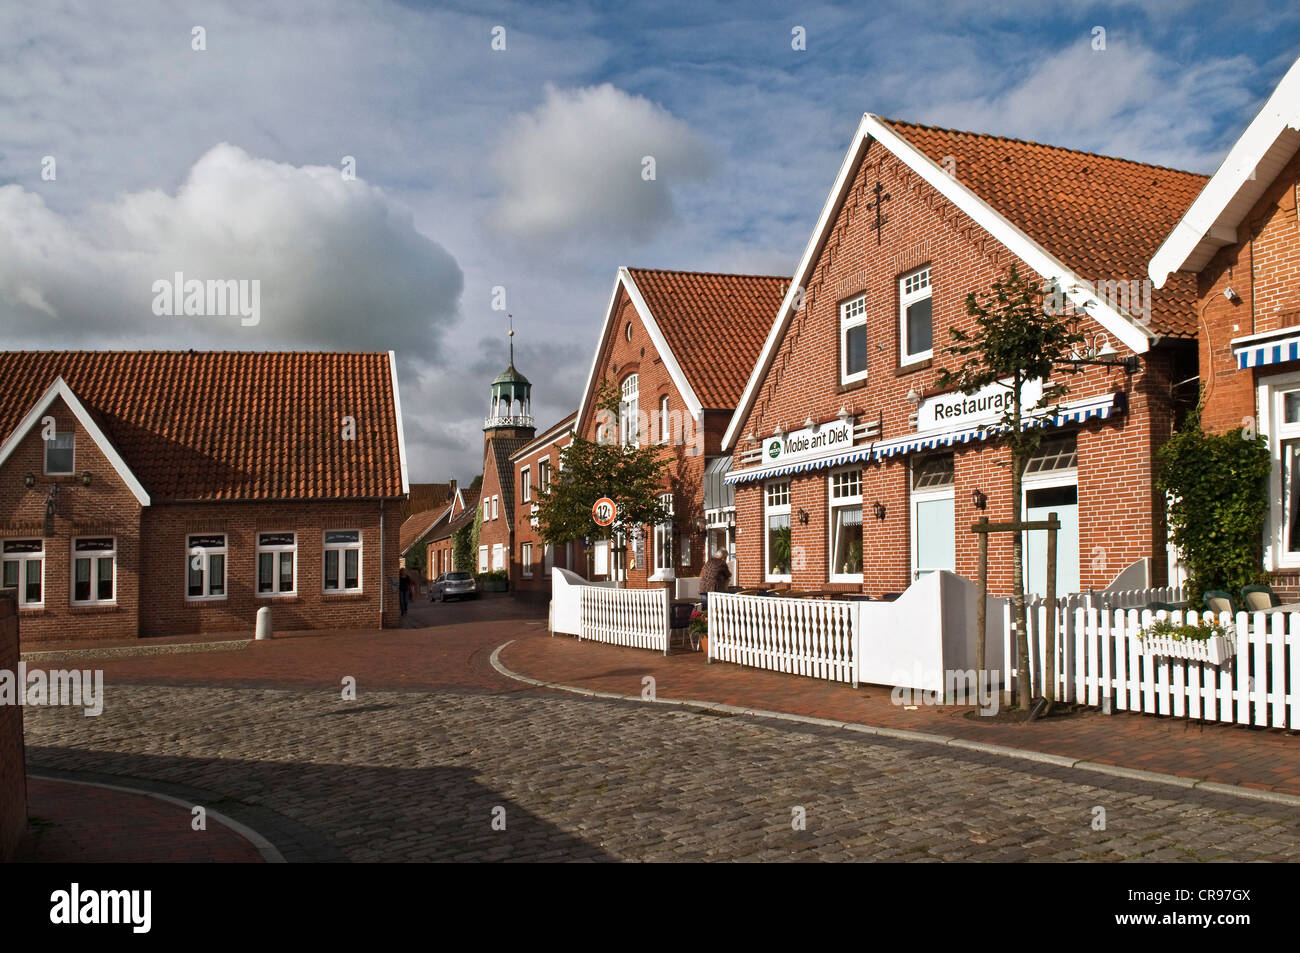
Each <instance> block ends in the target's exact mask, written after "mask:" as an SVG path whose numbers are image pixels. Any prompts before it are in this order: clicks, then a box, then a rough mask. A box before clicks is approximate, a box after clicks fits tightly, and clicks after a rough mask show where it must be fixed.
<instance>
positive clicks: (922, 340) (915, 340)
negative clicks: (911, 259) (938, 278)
mask: <svg viewBox="0 0 1300 953" xmlns="http://www.w3.org/2000/svg"><path fill="white" fill-rule="evenodd" d="M898 302H899V308H898V334H899V346H898V363H899V364H914V363H916V362H917V361H924V360H927V359H929V358H930V357H931V356H933V354H934V298H933V296H932V293H931V289H930V269H929V267H928V266H927V267H925V268H919V269H917V270H916V271H914V272H912V273H911V274H908V275H904V276H903V277H901V278H899V279H898Z"/></svg>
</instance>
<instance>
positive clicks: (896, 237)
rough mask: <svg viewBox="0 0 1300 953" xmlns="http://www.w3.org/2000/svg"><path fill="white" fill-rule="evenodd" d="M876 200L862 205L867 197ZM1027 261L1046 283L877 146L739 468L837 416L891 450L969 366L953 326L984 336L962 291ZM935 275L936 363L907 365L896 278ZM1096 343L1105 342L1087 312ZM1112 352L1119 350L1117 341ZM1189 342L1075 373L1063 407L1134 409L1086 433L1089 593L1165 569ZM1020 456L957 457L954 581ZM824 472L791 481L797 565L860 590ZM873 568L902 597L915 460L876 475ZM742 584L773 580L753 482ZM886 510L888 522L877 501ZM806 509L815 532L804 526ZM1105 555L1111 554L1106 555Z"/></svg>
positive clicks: (869, 560)
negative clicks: (879, 211)
mask: <svg viewBox="0 0 1300 953" xmlns="http://www.w3.org/2000/svg"><path fill="white" fill-rule="evenodd" d="M877 181H880V182H882V183H883V184H884V187H885V188H886V189H887V190H888V191H889V192H890V194H891V196H892V199H891V202H890V208H889V213H890V221H889V223H888V224H886V226H885V228H884V231H883V233H882V235H881V236H880V240H879V243H877V233H876V231H875V230H874V228H873V227H872V226H873V225H874V217H873V216H872V215H871V214H870V213H868V212H867V211H866V210H865V207H864V206H865V201H866V198H869V197H870V196H869V190H870V188H871V187H872V186H874V185H875V184H876V182H877ZM864 196H865V197H866V198H864ZM1013 263H1014V264H1016V265H1017V267H1018V268H1019V270H1020V272H1021V273H1022V274H1024V275H1026V276H1028V277H1031V278H1034V277H1038V278H1040V280H1041V276H1037V275H1035V273H1034V272H1033V271H1032V270H1031V269H1029V268H1028V267H1027V266H1026V265H1025V264H1024V263H1023V262H1020V261H1018V260H1017V259H1016V258H1015V257H1014V256H1013V255H1011V253H1010V252H1009V251H1008V250H1007V249H1005V248H1004V247H1002V246H1001V245H1000V244H998V243H997V242H996V241H995V240H994V239H993V238H992V236H990V235H988V234H987V233H986V232H985V231H984V230H983V229H982V228H981V227H980V226H979V225H977V224H976V223H975V222H973V221H972V220H971V219H969V218H968V217H967V216H965V214H964V213H961V212H960V211H959V210H957V209H956V208H954V207H952V206H951V205H949V203H948V202H947V200H946V199H944V198H943V197H942V196H941V195H939V193H937V192H936V191H935V190H934V189H932V188H931V187H930V186H929V185H927V184H926V183H925V182H924V181H922V180H920V179H919V178H918V177H916V176H914V175H913V174H912V173H911V172H910V170H908V169H907V168H906V167H905V166H902V165H901V164H900V163H898V162H897V161H896V160H894V159H893V158H892V157H891V156H890V154H889V153H888V152H887V151H886V150H884V148H883V147H882V146H881V145H880V144H879V143H873V144H872V145H871V146H870V147H869V149H868V150H867V153H866V155H865V156H864V158H863V161H862V163H861V165H860V166H859V168H858V170H857V172H856V176H855V179H854V184H853V187H852V192H851V194H850V197H849V199H848V200H846V202H845V203H844V205H843V206H842V207H841V208H840V209H839V211H838V213H837V215H836V218H835V224H834V225H833V227H832V229H831V232H830V238H829V239H828V240H827V242H826V244H825V246H824V247H823V249H822V250H821V251H820V253H819V257H818V259H817V263H816V265H815V266H814V268H813V270H812V273H811V278H810V280H809V281H808V283H807V287H806V294H805V306H804V308H803V309H802V310H801V311H799V312H798V313H797V314H796V315H795V316H794V318H793V320H792V321H791V322H790V324H789V326H788V328H787V330H786V332H785V335H784V337H783V339H782V340H781V342H780V344H779V346H778V349H777V351H776V354H775V357H774V359H773V362H772V364H771V367H770V369H769V370H768V372H767V374H766V377H765V379H764V381H763V382H762V384H761V385H760V388H759V392H758V396H757V400H756V401H755V404H754V407H753V409H752V411H751V412H750V414H749V416H748V418H747V419H746V420H745V421H744V424H743V426H742V427H741V428H740V430H739V433H741V434H743V435H745V436H744V437H742V438H741V439H740V440H739V442H738V445H737V447H736V448H735V451H736V455H737V459H736V461H735V469H742V468H743V467H744V464H743V463H742V462H741V459H740V457H741V455H742V454H743V453H745V452H746V451H748V450H750V449H751V448H753V447H754V446H755V445H756V442H755V441H753V440H751V439H749V435H750V434H751V433H756V434H757V435H758V436H759V437H760V438H766V437H768V436H770V435H771V434H772V433H773V431H774V430H776V429H777V428H778V427H781V428H783V429H785V430H786V431H790V430H795V429H798V428H799V427H801V426H802V425H803V422H804V420H805V419H806V418H809V417H811V418H812V419H813V420H814V421H818V422H826V421H831V420H833V419H834V418H835V417H836V415H837V413H838V412H839V410H840V408H841V407H843V408H845V409H847V410H848V411H849V412H850V413H851V414H854V415H855V416H856V417H857V419H858V421H859V422H863V421H871V422H874V421H879V422H880V424H881V433H880V439H885V440H888V439H892V438H896V437H900V436H904V435H906V434H908V433H911V432H914V431H915V425H914V424H913V423H912V422H911V421H910V420H909V417H910V416H911V415H912V413H913V407H912V405H911V404H910V403H909V402H908V401H907V399H906V397H907V394H908V392H909V391H910V390H912V389H915V390H916V392H917V393H919V394H920V395H921V396H922V397H926V396H929V395H931V394H933V393H935V392H936V390H937V388H936V380H937V376H938V372H939V370H940V368H941V367H944V366H948V367H955V366H956V363H957V359H956V358H955V357H953V356H950V355H946V354H943V353H942V348H943V347H944V346H945V344H946V343H947V340H948V335H947V330H948V328H949V327H954V326H955V327H961V328H963V329H965V330H967V331H971V330H973V324H972V323H971V320H970V318H969V317H968V316H967V315H966V313H965V307H964V301H965V297H966V294H967V293H968V292H970V291H972V290H975V291H983V290H987V289H988V288H989V287H990V286H991V285H992V284H993V282H994V281H995V280H997V279H998V278H999V277H1002V276H1004V275H1005V273H1006V270H1007V269H1008V268H1009V266H1010V265H1012V264H1013ZM926 265H928V266H930V268H931V283H932V293H933V298H932V303H933V328H934V342H935V356H934V357H933V358H932V359H931V360H927V361H922V362H919V363H915V364H907V365H903V364H902V363H901V361H900V354H899V351H900V347H899V337H900V334H899V312H900V301H899V279H900V278H901V277H902V276H903V275H904V274H906V273H908V272H911V271H913V270H915V269H917V268H920V267H922V266H926ZM1089 277H1091V278H1093V279H1095V280H1103V279H1113V280H1132V279H1140V278H1143V277H1145V276H1144V275H1096V276H1089ZM861 294H865V295H866V314H867V342H868V367H867V369H868V376H867V378H866V379H865V380H863V381H859V382H855V383H851V384H848V385H841V384H840V320H839V305H840V303H841V302H843V301H845V300H847V299H850V298H854V297H856V296H858V295H861ZM1080 330H1082V331H1084V332H1085V333H1088V332H1092V333H1095V332H1098V331H1100V330H1102V329H1101V328H1100V326H1099V325H1098V324H1096V323H1095V322H1093V321H1092V320H1091V319H1090V318H1087V317H1086V316H1085V317H1084V318H1082V319H1081V321H1080ZM1109 337H1110V341H1111V343H1112V344H1113V345H1115V346H1116V347H1121V345H1119V343H1118V342H1117V341H1115V340H1114V337H1113V335H1112V336H1109ZM1181 348H1182V345H1179V344H1177V343H1170V344H1165V345H1161V346H1159V347H1157V348H1155V349H1154V350H1153V351H1151V352H1150V353H1148V354H1145V355H1143V356H1142V367H1141V370H1140V371H1139V372H1138V373H1136V374H1134V375H1128V374H1126V373H1125V372H1124V371H1123V370H1122V369H1120V368H1103V367H1092V368H1087V369H1085V370H1084V371H1083V372H1081V373H1079V374H1077V375H1064V377H1063V382H1064V383H1065V384H1066V385H1067V386H1068V387H1069V391H1070V392H1069V394H1068V396H1067V397H1066V400H1079V399H1083V398H1087V397H1093V396H1100V395H1103V394H1108V393H1113V392H1116V391H1121V392H1123V393H1124V394H1125V395H1126V396H1127V404H1128V410H1127V413H1125V414H1117V415H1115V416H1113V417H1112V418H1111V419H1110V420H1108V421H1105V422H1102V421H1093V422H1090V423H1089V424H1087V425H1086V426H1084V427H1083V428H1082V430H1081V432H1080V434H1079V436H1078V446H1079V468H1078V492H1079V522H1080V526H1081V533H1080V546H1079V548H1080V584H1081V585H1082V586H1085V587H1090V586H1099V585H1104V584H1105V583H1108V582H1109V581H1110V580H1111V579H1112V578H1113V577H1114V576H1115V575H1116V574H1117V573H1118V572H1119V571H1120V570H1121V569H1122V568H1124V566H1126V565H1127V564H1128V563H1130V562H1132V561H1133V560H1134V559H1137V558H1139V557H1142V556H1148V557H1151V558H1152V563H1153V567H1156V568H1157V572H1163V567H1164V564H1165V548H1164V525H1163V514H1162V512H1161V506H1162V504H1161V501H1160V500H1159V498H1158V496H1157V494H1155V492H1154V490H1153V466H1154V462H1153V453H1154V450H1155V449H1156V448H1157V447H1158V446H1159V445H1160V443H1161V442H1162V441H1163V440H1164V439H1167V437H1168V434H1169V432H1170V429H1171V427H1172V423H1173V414H1174V412H1175V408H1174V405H1173V402H1172V399H1171V397H1170V393H1169V391H1170V384H1171V378H1172V373H1173V371H1172V369H1173V368H1174V367H1175V365H1176V364H1177V361H1178V358H1177V355H1178V353H1180V352H1181V351H1180V349H1181ZM1008 456H1009V454H1008V453H1007V452H1006V451H1004V450H1001V449H1000V448H997V447H996V446H994V445H992V444H991V443H989V442H984V441H973V442H971V443H970V444H966V445H961V446H958V447H957V448H956V452H955V458H954V480H955V485H954V510H955V515H954V519H955V526H954V536H955V540H956V567H957V571H958V572H961V573H963V574H965V575H968V576H972V577H973V576H974V575H975V564H976V553H977V544H976V537H975V536H974V535H973V534H971V533H970V532H969V527H970V524H971V523H972V522H974V521H975V520H976V519H977V518H978V516H980V515H987V516H988V517H989V518H990V519H991V520H994V521H1000V520H1005V519H1008V518H1010V515H1011V494H1010V474H1009V472H1008V470H1007V467H1006V466H1005V465H1002V464H1005V461H1006V459H1007V457H1008ZM828 472H829V471H827V470H816V471H811V472H808V473H806V474H800V475H796V476H794V477H793V478H792V479H791V513H792V519H791V538H792V544H793V546H794V547H795V561H796V563H797V565H796V566H795V567H794V568H793V571H792V585H793V586H795V587H796V588H803V587H809V588H820V589H826V588H831V589H835V588H858V587H857V586H852V587H844V586H832V585H828V582H827V579H828V572H827V569H828V567H827V562H828V551H829V548H830V540H829V536H830V534H829V529H828V518H829V501H828ZM862 488H863V525H864V530H863V533H864V539H863V561H864V573H863V581H862V584H861V588H862V589H863V590H864V591H866V592H868V593H872V594H880V593H883V592H898V591H901V590H902V589H904V588H906V586H907V585H908V584H909V583H910V581H911V565H912V555H911V553H912V540H911V515H910V511H909V476H908V469H907V465H906V462H905V461H904V460H902V459H901V458H887V459H885V460H883V461H875V462H872V463H870V464H868V465H867V466H866V467H865V468H864V469H863V472H862ZM973 489H980V490H982V491H983V492H984V493H985V494H986V495H987V497H988V507H987V509H986V510H984V511H982V512H980V511H976V510H975V508H974V506H973V504H972V503H971V499H970V494H971V491H972V490H973ZM736 499H737V504H736V505H737V522H738V526H739V529H740V532H739V535H738V537H737V558H738V561H739V572H738V576H739V580H740V583H741V584H742V585H756V584H759V583H760V582H761V581H762V579H763V571H762V570H763V567H762V561H763V558H762V553H763V519H764V515H763V497H762V492H761V489H760V488H758V487H749V486H744V485H742V486H741V487H740V488H738V492H737V497H736ZM876 502H880V503H882V504H883V505H884V507H885V518H884V519H883V520H879V519H876V518H875V517H874V515H873V513H872V505H873V503H876ZM800 509H803V510H804V511H806V512H807V514H808V522H807V523H806V524H803V523H800V522H799V520H798V519H797V518H795V516H796V514H798V512H799V510H800ZM1099 550H1100V551H1099ZM989 553H990V560H989V561H990V566H991V577H990V585H991V588H992V589H993V591H995V592H1007V591H1009V589H1010V584H1011V571H1010V559H1011V538H1010V537H1009V536H1008V535H1005V534H1001V535H998V536H995V537H993V539H992V540H991V541H990V550H989Z"/></svg>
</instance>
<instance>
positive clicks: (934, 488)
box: [911, 453, 957, 579]
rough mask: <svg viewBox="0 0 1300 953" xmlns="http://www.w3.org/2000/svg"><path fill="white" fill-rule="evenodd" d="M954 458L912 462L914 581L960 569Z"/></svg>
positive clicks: (928, 458)
mask: <svg viewBox="0 0 1300 953" xmlns="http://www.w3.org/2000/svg"><path fill="white" fill-rule="evenodd" d="M953 484H954V466H953V455H952V454H950V453H948V454H943V455H941V456H937V457H922V458H920V459H915V460H913V461H912V493H911V510H912V513H911V516H912V520H911V522H912V578H913V579H920V578H921V577H922V576H924V575H926V574H927V573H931V572H935V571H937V570H940V569H946V570H948V571H949V572H953V571H955V570H956V567H957V546H956V535H955V533H956V508H955V502H954V496H953Z"/></svg>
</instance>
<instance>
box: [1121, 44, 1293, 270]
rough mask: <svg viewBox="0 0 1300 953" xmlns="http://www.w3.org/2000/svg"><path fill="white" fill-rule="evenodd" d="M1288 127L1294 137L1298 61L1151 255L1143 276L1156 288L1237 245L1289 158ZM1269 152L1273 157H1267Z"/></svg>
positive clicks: (1199, 268)
mask: <svg viewBox="0 0 1300 953" xmlns="http://www.w3.org/2000/svg"><path fill="white" fill-rule="evenodd" d="M1288 127H1289V128H1291V129H1294V130H1296V131H1297V132H1300V60H1296V61H1295V63H1293V64H1292V65H1291V68H1290V69H1289V70H1287V72H1286V75H1285V76H1283V77H1282V82H1280V83H1278V86H1277V89H1275V90H1273V95H1272V96H1270V97H1269V98H1268V101H1267V102H1265V103H1264V108H1263V109H1261V110H1260V111H1259V114H1258V115H1256V116H1255V118H1254V119H1253V120H1251V123H1250V125H1249V126H1247V127H1246V131H1245V132H1243V133H1242V134H1241V138H1239V139H1238V140H1237V141H1236V142H1235V143H1234V144H1233V146H1232V148H1231V149H1230V150H1229V151H1228V155H1227V158H1225V159H1224V160H1223V162H1222V164H1221V165H1220V166H1219V168H1218V169H1217V170H1215V173H1214V175H1213V176H1212V177H1211V178H1210V181H1209V182H1207V183H1205V188H1203V189H1201V194H1200V195H1198V196H1197V197H1196V201H1194V202H1193V203H1192V204H1191V207H1190V208H1188V210H1187V212H1186V213H1185V214H1184V215H1183V217H1182V218H1181V219H1179V220H1178V224H1177V225H1175V226H1174V229H1173V231H1172V232H1170V233H1169V236H1168V237H1167V238H1166V239H1165V240H1164V243H1163V244H1162V245H1161V246H1160V247H1159V248H1157V249H1156V253H1155V255H1153V256H1152V257H1151V263H1150V264H1149V265H1148V266H1147V273H1148V274H1149V275H1150V276H1151V280H1152V282H1154V283H1155V286H1156V287H1157V288H1162V287H1164V284H1165V282H1166V281H1168V280H1169V275H1170V274H1172V273H1173V272H1175V271H1181V270H1182V269H1183V268H1185V267H1188V266H1189V265H1190V267H1191V270H1193V271H1200V270H1201V269H1202V268H1204V267H1205V265H1206V264H1208V263H1209V260H1210V258H1212V257H1213V256H1214V253H1215V252H1216V251H1218V250H1219V249H1220V248H1222V247H1223V246H1224V245H1231V244H1234V243H1235V242H1236V241H1237V226H1238V225H1239V224H1241V220H1242V219H1243V218H1245V217H1246V214H1247V213H1248V212H1249V211H1250V210H1251V208H1253V207H1254V205H1255V203H1256V202H1257V201H1259V197H1260V196H1261V195H1263V194H1264V192H1266V191H1267V190H1268V187H1269V186H1270V185H1272V184H1273V180H1274V179H1275V178H1276V175H1277V172H1278V171H1279V170H1280V168H1281V166H1282V165H1284V164H1285V163H1286V162H1287V161H1289V160H1290V158H1291V156H1292V155H1294V154H1295V144H1294V143H1291V144H1289V145H1288V144H1287V143H1286V139H1287V138H1288V137H1287V135H1286V130H1287V128H1288ZM1292 138H1295V137H1292ZM1274 152H1276V153H1278V154H1277V155H1270V153H1274ZM1282 153H1285V155H1282ZM1268 159H1272V160H1273V161H1271V162H1270V161H1266V160H1268ZM1261 167H1266V168H1261ZM1261 172H1262V173H1263V174H1260V173H1261Z"/></svg>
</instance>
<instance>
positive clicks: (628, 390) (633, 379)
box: [618, 374, 640, 447]
mask: <svg viewBox="0 0 1300 953" xmlns="http://www.w3.org/2000/svg"><path fill="white" fill-rule="evenodd" d="M638 388H639V384H638V380H637V375H636V374H629V375H628V376H627V377H625V378H624V379H623V387H622V398H621V399H620V400H619V403H618V434H619V440H620V441H621V442H622V444H623V446H625V447H629V446H636V444H637V443H638V442H639V440H640V433H639V432H638V428H637V414H638V413H639V406H638Z"/></svg>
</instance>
